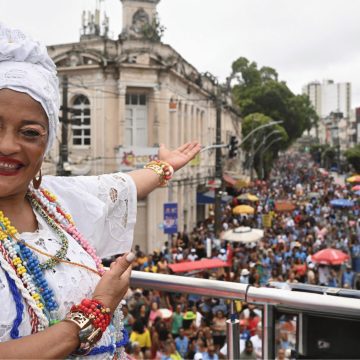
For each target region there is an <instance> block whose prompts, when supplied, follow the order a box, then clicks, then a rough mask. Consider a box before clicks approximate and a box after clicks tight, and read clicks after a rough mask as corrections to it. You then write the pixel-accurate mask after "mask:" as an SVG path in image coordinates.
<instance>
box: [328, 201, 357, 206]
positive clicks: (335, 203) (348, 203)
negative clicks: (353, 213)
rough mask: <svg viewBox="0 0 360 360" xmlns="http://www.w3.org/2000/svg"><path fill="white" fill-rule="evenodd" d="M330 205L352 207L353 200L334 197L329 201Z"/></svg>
mask: <svg viewBox="0 0 360 360" xmlns="http://www.w3.org/2000/svg"><path fill="white" fill-rule="evenodd" d="M330 205H332V206H334V207H353V206H354V202H353V201H351V200H347V199H334V200H331V201H330Z"/></svg>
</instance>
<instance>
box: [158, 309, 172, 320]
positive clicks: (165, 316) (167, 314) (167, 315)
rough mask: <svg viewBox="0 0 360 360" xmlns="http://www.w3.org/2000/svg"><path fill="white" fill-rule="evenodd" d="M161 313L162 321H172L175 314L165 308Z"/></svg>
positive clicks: (160, 310)
mask: <svg viewBox="0 0 360 360" xmlns="http://www.w3.org/2000/svg"><path fill="white" fill-rule="evenodd" d="M159 313H160V316H161V318H162V319H164V320H165V319H170V318H171V315H172V314H173V312H172V311H171V310H169V309H165V308H162V309H159Z"/></svg>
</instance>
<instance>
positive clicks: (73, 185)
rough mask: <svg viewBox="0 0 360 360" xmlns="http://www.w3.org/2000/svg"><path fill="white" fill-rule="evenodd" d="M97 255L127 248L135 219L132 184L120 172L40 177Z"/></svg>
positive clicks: (135, 202)
mask: <svg viewBox="0 0 360 360" xmlns="http://www.w3.org/2000/svg"><path fill="white" fill-rule="evenodd" d="M43 186H44V188H48V189H49V190H50V191H52V192H53V193H54V194H55V195H57V197H58V199H59V201H60V202H61V203H62V205H63V207H64V208H65V209H66V210H68V211H69V213H70V214H71V215H72V217H73V218H74V221H75V224H76V226H77V227H78V228H79V230H80V231H81V232H82V233H83V234H84V236H85V237H86V238H87V240H89V241H90V242H91V243H92V245H93V246H94V247H95V248H96V250H97V251H98V255H99V256H100V257H108V256H111V255H115V254H120V253H123V252H126V251H129V250H130V249H131V245H132V241H133V231H134V225H135V221H136V206H137V200H136V199H137V195H136V187H135V184H134V182H133V180H132V178H131V177H130V176H129V175H126V174H123V173H116V174H106V175H100V176H77V177H54V176H47V177H44V181H43Z"/></svg>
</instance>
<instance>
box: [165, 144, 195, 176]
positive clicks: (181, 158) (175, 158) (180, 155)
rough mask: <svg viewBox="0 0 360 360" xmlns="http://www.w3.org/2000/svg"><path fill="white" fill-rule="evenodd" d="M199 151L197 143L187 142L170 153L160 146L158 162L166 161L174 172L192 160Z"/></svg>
mask: <svg viewBox="0 0 360 360" xmlns="http://www.w3.org/2000/svg"><path fill="white" fill-rule="evenodd" d="M200 149H201V145H200V144H199V143H198V142H197V141H192V142H188V143H186V144H184V145H182V146H180V147H178V148H177V149H175V150H172V151H171V150H169V149H167V148H166V147H165V145H164V144H161V145H160V149H159V160H162V161H166V162H167V163H169V164H170V165H171V166H172V167H173V168H174V170H175V171H176V170H179V169H181V168H182V167H183V166H185V165H186V164H187V163H188V162H189V161H190V160H191V159H193V158H194V157H195V156H196V154H197V153H198V152H199V151H200Z"/></svg>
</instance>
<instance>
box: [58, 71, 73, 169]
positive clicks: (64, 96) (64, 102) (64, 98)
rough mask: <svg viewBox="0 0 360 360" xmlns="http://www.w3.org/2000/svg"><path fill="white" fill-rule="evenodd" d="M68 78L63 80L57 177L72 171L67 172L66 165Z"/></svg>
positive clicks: (67, 153) (67, 151)
mask: <svg viewBox="0 0 360 360" xmlns="http://www.w3.org/2000/svg"><path fill="white" fill-rule="evenodd" d="M68 87H69V84H68V78H67V75H64V76H63V80H62V107H61V109H62V117H61V143H60V144H59V161H58V164H57V167H56V175H60V176H68V175H70V171H67V170H65V168H64V165H65V164H66V163H67V162H68V155H69V150H68V123H69V118H68V112H69V111H70V109H69V108H68Z"/></svg>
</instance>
